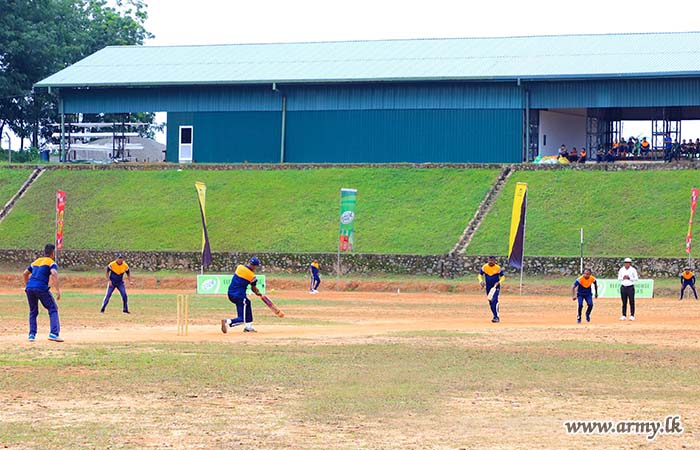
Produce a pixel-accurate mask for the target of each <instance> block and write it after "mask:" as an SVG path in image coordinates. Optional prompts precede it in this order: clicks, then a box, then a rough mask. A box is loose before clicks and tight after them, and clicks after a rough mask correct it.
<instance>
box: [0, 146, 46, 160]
mask: <svg viewBox="0 0 700 450" xmlns="http://www.w3.org/2000/svg"><path fill="white" fill-rule="evenodd" d="M5 156H7V155H5ZM38 161H39V150H38V149H37V148H36V147H30V148H29V149H28V150H20V151H18V152H12V162H13V163H28V162H38Z"/></svg>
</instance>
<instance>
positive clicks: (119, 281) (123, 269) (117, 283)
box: [100, 253, 134, 314]
mask: <svg viewBox="0 0 700 450" xmlns="http://www.w3.org/2000/svg"><path fill="white" fill-rule="evenodd" d="M124 274H126V277H127V278H128V279H129V285H133V284H134V282H133V281H131V272H130V271H129V265H128V264H127V263H125V262H124V256H123V255H122V254H121V253H119V254H117V259H115V260H114V261H112V262H111V263H109V264H108V265H107V292H106V293H105V298H104V300H102V308H100V312H101V313H104V312H105V309H106V308H107V305H108V304H109V299H110V298H112V292H114V290H115V289H117V290H118V291H119V295H121V296H122V303H123V306H124V308H123V309H122V311H123V312H124V314H130V312H129V298H128V296H127V295H126V287H125V286H124Z"/></svg>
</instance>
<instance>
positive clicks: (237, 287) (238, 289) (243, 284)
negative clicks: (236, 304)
mask: <svg viewBox="0 0 700 450" xmlns="http://www.w3.org/2000/svg"><path fill="white" fill-rule="evenodd" d="M257 282H258V279H257V278H255V272H253V271H252V270H250V269H249V268H247V267H246V266H244V265H239V266H238V267H236V271H235V272H234V274H233V278H231V284H230V285H229V287H228V295H229V297H233V298H245V296H246V290H247V289H248V285H249V284H251V285H253V286H255V283H257Z"/></svg>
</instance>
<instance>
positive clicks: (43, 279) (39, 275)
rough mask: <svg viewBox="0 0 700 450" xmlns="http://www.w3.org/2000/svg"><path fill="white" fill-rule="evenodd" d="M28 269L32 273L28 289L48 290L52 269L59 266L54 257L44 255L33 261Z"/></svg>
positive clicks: (56, 268)
mask: <svg viewBox="0 0 700 450" xmlns="http://www.w3.org/2000/svg"><path fill="white" fill-rule="evenodd" d="M27 270H28V271H29V272H30V273H31V274H32V275H31V276H30V277H29V280H28V281H27V289H37V290H40V291H48V290H49V277H50V276H51V270H58V266H57V265H56V263H55V262H54V260H53V259H51V258H48V257H44V258H38V259H37V260H36V261H34V262H33V263H31V264H30V265H29V266H28V267H27Z"/></svg>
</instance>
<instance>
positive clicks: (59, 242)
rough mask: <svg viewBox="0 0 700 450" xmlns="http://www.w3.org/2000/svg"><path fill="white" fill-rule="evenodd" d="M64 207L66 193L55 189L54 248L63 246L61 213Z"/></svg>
mask: <svg viewBox="0 0 700 450" xmlns="http://www.w3.org/2000/svg"><path fill="white" fill-rule="evenodd" d="M65 209H66V193H65V192H63V191H56V248H57V249H60V248H63V213H64V211H65Z"/></svg>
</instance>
